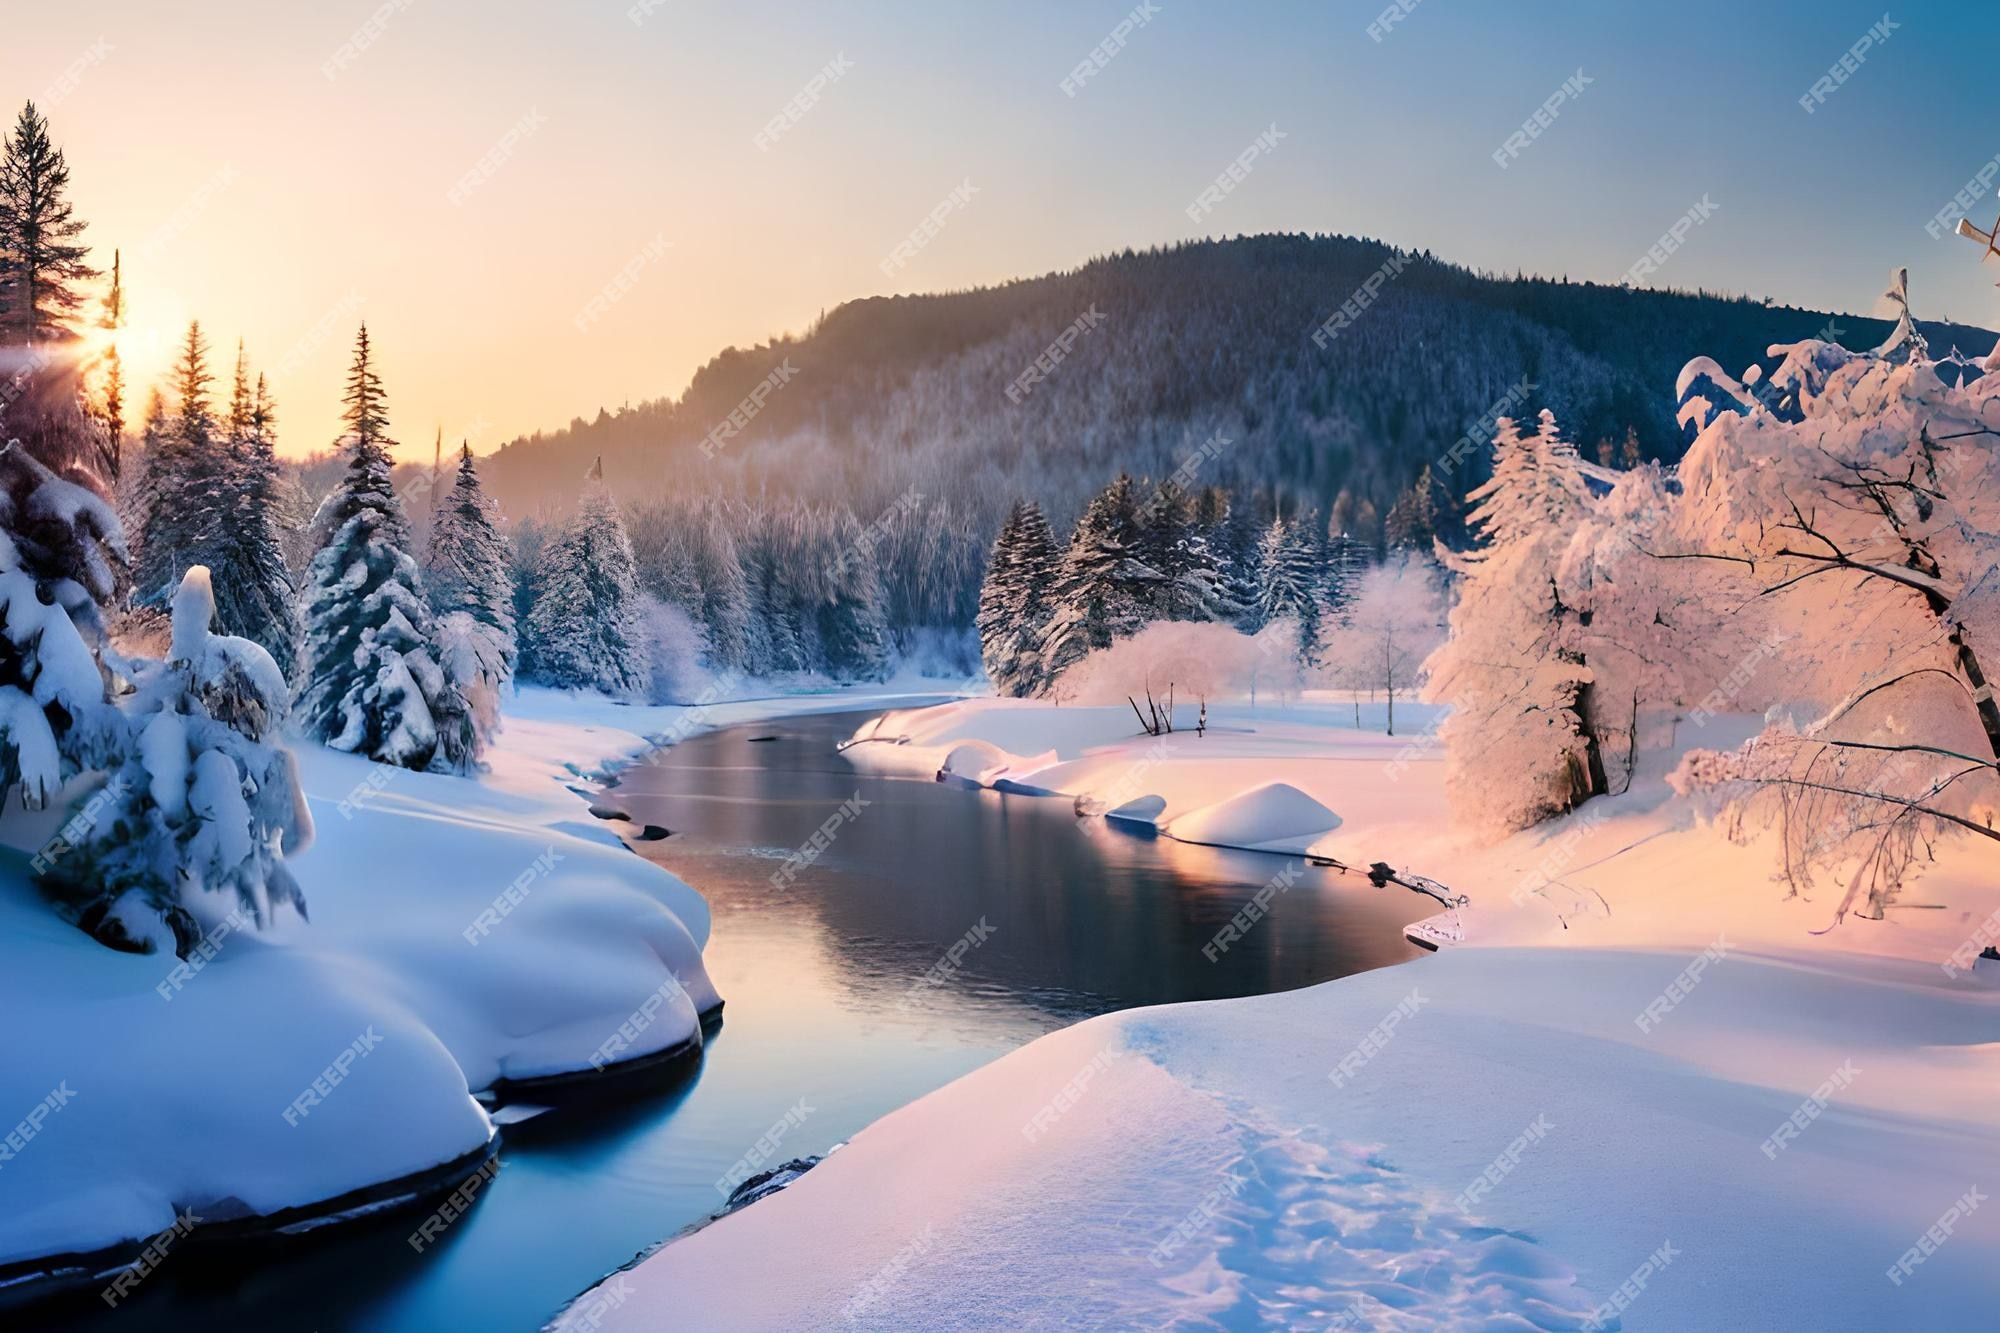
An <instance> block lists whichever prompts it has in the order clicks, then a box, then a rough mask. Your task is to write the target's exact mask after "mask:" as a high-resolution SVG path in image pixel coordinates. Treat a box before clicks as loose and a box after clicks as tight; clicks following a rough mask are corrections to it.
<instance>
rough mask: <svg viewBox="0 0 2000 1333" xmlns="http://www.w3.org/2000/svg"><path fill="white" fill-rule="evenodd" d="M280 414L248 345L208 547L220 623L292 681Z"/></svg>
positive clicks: (292, 594) (294, 625)
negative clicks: (254, 372) (281, 522)
mask: <svg viewBox="0 0 2000 1333" xmlns="http://www.w3.org/2000/svg"><path fill="white" fill-rule="evenodd" d="M276 427H277V410H276V408H275V406H274V405H273V404H272V402H271V396H270V389H269V386H268V385H267V384H266V382H265V380H264V377H263V376H261V375H260V376H258V377H257V382H256V387H255V388H254V389H253V388H252V387H251V382H250V363H249V358H248V357H247V355H246V354H245V352H244V350H243V348H242V346H241V344H239V345H238V346H237V350H236V375H235V380H234V383H233V386H232V392H231V394H230V407H229V423H228V438H227V440H226V441H224V442H222V443H221V444H220V445H218V446H215V447H214V450H213V452H214V453H215V454H216V456H217V457H218V458H219V459H220V460H221V462H222V466H221V467H220V468H218V469H217V475H216V477H215V485H214V486H213V487H212V488H211V490H212V494H213V496H214V502H215V517H214V521H213V522H212V523H211V524H210V531H209V533H208V535H207V540H206V541H204V542H203V543H202V545H203V546H204V547H205V548H206V549H205V550H204V551H203V553H202V554H203V556H204V563H206V564H207V565H208V566H209V573H210V576H211V580H212V585H213V587H214V590H215V601H216V619H217V621H218V623H219V625H220V627H221V628H222V629H223V630H224V631H226V632H227V633H229V634H233V635H236V636H238V637H241V638H245V639H249V640H250V641H251V642H253V643H255V644H257V645H258V646H259V647H261V648H263V649H264V651H265V652H267V653H269V654H270V655H271V658H272V660H273V661H275V662H277V663H278V667H279V669H280V670H281V671H284V672H285V673H286V674H287V675H288V676H289V675H290V674H291V673H292V670H293V668H294V667H295V666H296V659H297V657H298V638H299V627H298V618H297V614H296V611H295V609H294V602H295V600H296V597H297V592H296V590H295V589H294V588H293V586H292V576H291V571H290V570H289V569H288V568H287V567H286V564H285V553H284V545H283V543H282V542H281V541H280V539H279V536H278V505H279V498H278V472H279V468H278V455H277V444H276Z"/></svg>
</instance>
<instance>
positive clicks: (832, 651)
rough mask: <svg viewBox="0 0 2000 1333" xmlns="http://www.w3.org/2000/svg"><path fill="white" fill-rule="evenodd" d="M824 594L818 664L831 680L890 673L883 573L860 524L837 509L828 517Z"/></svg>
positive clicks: (880, 677) (845, 510)
mask: <svg viewBox="0 0 2000 1333" xmlns="http://www.w3.org/2000/svg"><path fill="white" fill-rule="evenodd" d="M826 536H827V539H828V540H829V541H830V542H832V543H833V544H834V545H835V547H836V553H835V555H834V556H833V558H832V559H831V560H830V561H828V562H827V564H826V566H825V568H826V571H827V587H826V592H825V594H824V596H823V597H822V599H821V600H820V603H819V606H818V609H817V611H818V613H817V615H816V617H815V619H816V620H817V622H818V630H819V636H818V637H819V646H820V657H821V664H822V667H823V669H824V670H825V671H826V673H827V674H828V675H830V676H832V677H833V678H834V679H835V680H883V679H886V678H887V677H888V674H889V625H888V620H887V618H886V617H885V616H884V615H883V610H882V607H883V594H882V574H881V569H880V566H879V565H878V563H877V560H876V556H875V553H874V551H873V549H872V548H871V547H870V545H869V544H868V542H867V541H866V540H865V539H864V536H863V533H862V530H861V520H859V519H857V518H856V517H855V516H854V513H853V511H852V510H850V509H848V508H847V507H846V506H844V505H843V506H842V507H841V508H840V509H839V510H837V511H836V512H834V513H833V514H831V515H829V522H828V526H827V532H826Z"/></svg>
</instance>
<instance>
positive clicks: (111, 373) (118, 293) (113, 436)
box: [97, 250, 125, 486]
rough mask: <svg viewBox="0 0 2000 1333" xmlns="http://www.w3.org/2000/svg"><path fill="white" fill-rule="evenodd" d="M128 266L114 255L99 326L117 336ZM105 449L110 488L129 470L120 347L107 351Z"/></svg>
mask: <svg viewBox="0 0 2000 1333" xmlns="http://www.w3.org/2000/svg"><path fill="white" fill-rule="evenodd" d="M123 270H124V265H123V262H122V260H121V258H120V255H119V253H118V252H117V251H115V250H114V251H112V253H111V290H110V291H109V292H107V293H105V297H104V312H103V314H102V316H101V317H100V318H99V320H98V327H99V328H102V329H104V330H105V331H106V332H107V333H113V334H115V333H116V332H117V331H118V330H119V329H120V328H122V327H124V324H125V278H124V271H123ZM102 364H103V367H104V370H103V382H104V393H103V397H104V449H103V454H102V458H101V460H100V462H99V465H98V469H97V471H98V475H100V476H102V477H103V478H104V480H105V482H106V483H107V484H109V485H113V486H115V485H117V484H118V481H119V479H120V477H121V475H122V474H123V472H124V470H125V452H124V451H125V363H124V361H123V360H122V359H121V358H120V357H119V355H118V344H117V343H116V342H113V343H111V345H110V346H108V347H106V348H105V349H104V356H103V358H102Z"/></svg>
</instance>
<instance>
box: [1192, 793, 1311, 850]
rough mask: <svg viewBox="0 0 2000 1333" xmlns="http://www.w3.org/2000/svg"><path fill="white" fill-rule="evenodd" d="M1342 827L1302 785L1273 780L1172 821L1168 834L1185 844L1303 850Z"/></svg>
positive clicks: (1252, 848) (1251, 848)
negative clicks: (1302, 788)
mask: <svg viewBox="0 0 2000 1333" xmlns="http://www.w3.org/2000/svg"><path fill="white" fill-rule="evenodd" d="M1339 827H1340V816H1339V815H1336V814H1335V813H1333V811H1331V810H1329V809H1327V808H1326V807H1325V806H1323V805H1321V804H1320V803H1319V802H1318V801H1315V800H1314V799H1313V798H1312V797H1310V796H1308V795H1306V794H1305V793H1304V792H1302V791H1300V790H1299V789H1298V788H1297V787H1294V786H1292V785H1290V784H1289V783H1284V782H1267V783H1265V784H1264V785H1263V786H1261V787H1252V788H1251V789H1250V790H1249V791H1246V792H1243V793H1241V794H1240V795H1236V796H1232V797H1230V798H1229V799H1228V800H1226V801H1217V802H1216V803H1215V804H1214V805H1205V806H1203V807H1201V808H1200V809H1199V810H1191V811H1189V812H1188V813H1187V814H1184V815H1181V816H1179V817H1178V818H1176V819H1174V820H1173V821H1172V822H1171V823H1169V824H1168V825H1167V826H1166V832H1167V833H1168V834H1170V835H1171V836H1173V837H1176V838H1179V839H1180V840H1181V841H1182V842H1201V843H1208V844H1210V845H1212V846H1217V847H1247V848H1249V849H1250V850H1252V851H1270V852H1294V853H1303V852H1304V851H1305V850H1306V849H1307V848H1308V847H1310V846H1311V845H1312V844H1313V843H1314V842H1315V841H1317V840H1318V839H1319V837H1320V835H1322V834H1325V833H1331V832H1332V831H1333V830H1334V829H1337V828H1339Z"/></svg>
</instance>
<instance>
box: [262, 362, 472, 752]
mask: <svg viewBox="0 0 2000 1333" xmlns="http://www.w3.org/2000/svg"><path fill="white" fill-rule="evenodd" d="M343 407H344V410H343V416H344V418H345V420H346V423H347V432H346V435H345V436H344V437H343V439H342V441H341V448H342V449H343V450H345V452H346V453H347V458H348V461H347V472H346V474H345V475H344V476H343V477H342V478H341V480H340V483H339V485H338V486H337V487H336V488H335V489H334V492H333V494H332V495H330V496H329V497H327V501H326V504H325V506H324V508H323V512H324V515H325V519H326V523H327V537H326V541H325V544H324V545H323V546H322V547H321V548H320V551H319V554H318V555H316V556H314V557H313V562H312V569H311V570H310V572H309V574H308V578H307V587H306V594H305V615H304V620H305V655H304V662H303V664H302V673H303V674H302V677H301V689H300V691H299V705H298V711H299V721H300V726H301V728H302V729H303V730H304V732H305V734H306V735H308V736H310V737H312V738H313V739H315V740H319V741H322V742H324V743H325V744H327V745H329V746H331V747H332V748H334V749H336V750H345V751H348V752H349V753H352V754H363V755H367V756H368V757H369V758H371V759H375V760H378V761H380V762H382V763H388V764H398V765H401V766H402V767H405V768H419V769H420V768H426V767H433V766H435V767H438V768H443V769H451V768H460V767H464V766H465V765H466V764H469V763H470V762H471V754H470V749H471V748H472V747H471V746H470V744H469V743H468V737H469V734H470V716H471V715H470V709H469V706H468V705H467V703H466V701H465V700H464V699H463V698H462V697H460V696H459V695H458V693H457V691H456V690H455V689H453V688H452V687H451V685H450V684H449V682H447V681H446V679H445V676H444V672H443V671H442V670H441V669H440V668H439V667H438V664H437V661H436V659H435V658H434V657H433V656H432V653H431V615H430V607H429V605H428V604H427V603H426V602H425V601H424V598H423V593H422V591H421V586H422V585H421V577H420V575H419V574H418V571H417V562H416V561H415V560H414V559H413V558H412V557H411V556H410V554H409V549H408V548H409V540H410V539H409V528H408V525H407V523H406V521H405V519H404V517H403V505H402V501H401V499H400V498H399V497H398V496H397V494H396V491H395V488H394V487H393V486H392V485H391V484H390V467H391V464H390V457H389V449H390V447H391V445H392V444H393V443H394V442H393V441H392V440H391V439H390V438H389V433H388V403H387V399H386V397H385V395H384V394H383V392H382V382H381V378H380V377H379V376H378V375H377V373H376V371H375V367H374V365H373V363H372V361H371V348H370V345H369V341H368V328H367V326H366V325H363V326H362V328H361V333H360V336H359V337H358V339H357V340H356V342H355V349H354V364H353V366H352V368H351V369H350V370H349V372H348V376H347V388H346V393H345V397H344V400H343Z"/></svg>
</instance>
